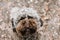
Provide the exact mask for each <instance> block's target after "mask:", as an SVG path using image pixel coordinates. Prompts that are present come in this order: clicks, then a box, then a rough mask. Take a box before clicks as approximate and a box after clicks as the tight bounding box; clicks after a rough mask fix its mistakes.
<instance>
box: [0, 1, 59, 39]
mask: <svg viewBox="0 0 60 40" xmlns="http://www.w3.org/2000/svg"><path fill="white" fill-rule="evenodd" d="M13 7H20V8H22V7H27V8H29V7H30V8H33V9H35V10H36V11H37V12H38V14H39V15H40V17H41V19H42V20H43V23H44V24H43V26H42V27H41V28H40V30H39V33H40V40H60V0H0V40H19V38H18V37H17V36H16V35H15V34H14V33H13V31H12V27H11V20H10V10H11V9H12V8H13Z"/></svg>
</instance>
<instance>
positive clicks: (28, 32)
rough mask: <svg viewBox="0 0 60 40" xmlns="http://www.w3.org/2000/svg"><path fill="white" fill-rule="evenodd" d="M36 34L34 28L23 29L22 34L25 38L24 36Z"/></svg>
mask: <svg viewBox="0 0 60 40" xmlns="http://www.w3.org/2000/svg"><path fill="white" fill-rule="evenodd" d="M35 32H36V29H34V28H29V27H28V28H27V27H26V28H23V29H22V30H21V31H20V33H21V34H22V35H23V36H24V35H30V34H34V33H35Z"/></svg>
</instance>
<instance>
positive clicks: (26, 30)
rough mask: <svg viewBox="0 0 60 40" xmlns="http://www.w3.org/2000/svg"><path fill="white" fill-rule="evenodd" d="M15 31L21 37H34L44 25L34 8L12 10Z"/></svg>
mask: <svg viewBox="0 0 60 40" xmlns="http://www.w3.org/2000/svg"><path fill="white" fill-rule="evenodd" d="M11 18H12V26H13V31H15V32H17V34H18V35H21V36H29V35H33V34H35V33H36V32H37V29H38V28H39V27H40V26H42V25H43V21H42V20H41V19H40V16H39V15H38V13H37V12H36V11H35V10H34V9H32V8H22V9H20V8H13V10H11Z"/></svg>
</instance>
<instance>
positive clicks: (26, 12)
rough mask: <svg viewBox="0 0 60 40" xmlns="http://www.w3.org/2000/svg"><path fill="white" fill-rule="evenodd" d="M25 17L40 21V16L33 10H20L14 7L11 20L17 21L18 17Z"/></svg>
mask: <svg viewBox="0 0 60 40" xmlns="http://www.w3.org/2000/svg"><path fill="white" fill-rule="evenodd" d="M24 15H26V16H27V15H29V16H32V17H34V18H37V19H39V16H38V14H37V12H36V10H34V9H33V8H19V7H14V8H12V9H11V15H10V16H11V18H14V19H17V17H18V16H19V17H22V16H24Z"/></svg>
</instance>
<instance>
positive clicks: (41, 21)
mask: <svg viewBox="0 0 60 40" xmlns="http://www.w3.org/2000/svg"><path fill="white" fill-rule="evenodd" d="M40 23H41V25H40V26H41V27H42V26H43V20H42V19H41V18H40Z"/></svg>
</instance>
